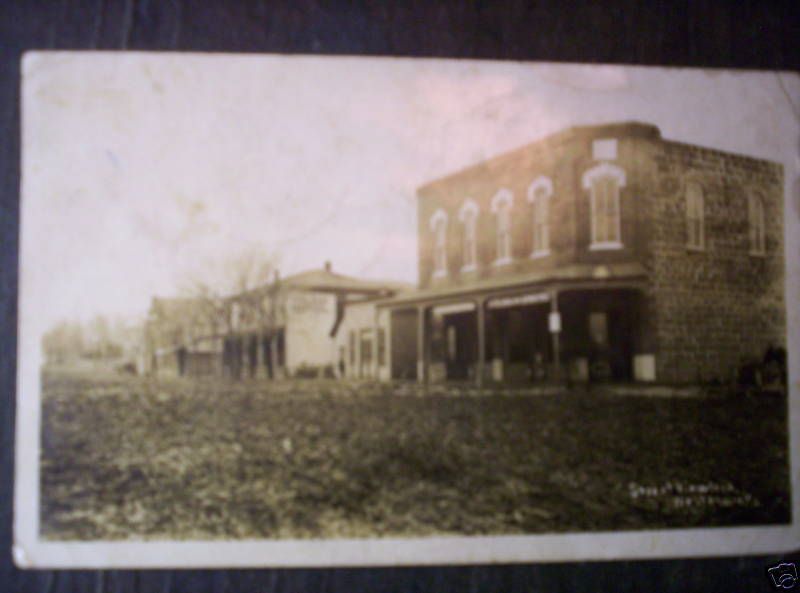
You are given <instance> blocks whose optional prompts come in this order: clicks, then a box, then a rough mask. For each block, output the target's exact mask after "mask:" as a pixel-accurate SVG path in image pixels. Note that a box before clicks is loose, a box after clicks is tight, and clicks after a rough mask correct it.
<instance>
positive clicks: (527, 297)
mask: <svg viewBox="0 0 800 593" xmlns="http://www.w3.org/2000/svg"><path fill="white" fill-rule="evenodd" d="M549 300H550V295H549V294H548V293H546V292H532V293H528V294H520V295H514V296H509V297H501V298H497V299H492V300H490V301H489V308H490V309H506V308H508V307H521V306H523V305H538V304H540V303H546V302H547V301H549Z"/></svg>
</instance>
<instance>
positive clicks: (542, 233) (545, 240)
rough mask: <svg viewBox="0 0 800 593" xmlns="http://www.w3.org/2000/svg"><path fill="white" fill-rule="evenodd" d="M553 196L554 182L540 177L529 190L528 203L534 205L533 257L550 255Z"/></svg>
mask: <svg viewBox="0 0 800 593" xmlns="http://www.w3.org/2000/svg"><path fill="white" fill-rule="evenodd" d="M552 195H553V182H552V181H550V179H549V178H548V177H544V176H540V177H537V178H536V180H534V182H533V183H532V184H531V186H530V187H529V188H528V201H529V202H530V203H531V205H532V213H533V214H532V217H533V218H532V223H533V224H532V231H531V232H532V239H533V249H532V251H531V257H543V256H545V255H547V254H549V253H550V196H552Z"/></svg>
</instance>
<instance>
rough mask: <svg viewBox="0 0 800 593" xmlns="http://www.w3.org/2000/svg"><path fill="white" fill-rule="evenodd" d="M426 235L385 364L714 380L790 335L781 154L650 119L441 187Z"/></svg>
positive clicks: (548, 144)
mask: <svg viewBox="0 0 800 593" xmlns="http://www.w3.org/2000/svg"><path fill="white" fill-rule="evenodd" d="M417 233H418V247H419V290H417V291H415V292H411V293H406V294H403V295H400V296H398V297H395V298H392V299H387V300H383V301H378V302H376V303H375V307H376V310H379V311H382V310H385V311H387V312H388V315H387V320H386V321H385V322H384V324H383V331H385V332H386V333H387V334H388V337H387V344H389V345H390V348H389V354H388V356H389V360H390V366H391V369H390V370H389V371H388V372H387V373H386V374H387V376H391V377H394V378H401V377H407V376H416V377H417V378H418V379H420V380H439V379H456V380H457V379H471V380H477V381H478V382H479V383H480V382H484V381H491V380H495V381H503V382H515V381H525V382H527V381H531V380H547V379H552V378H555V377H559V378H564V377H570V378H572V379H576V380H585V379H587V378H590V377H592V378H598V379H600V378H609V379H612V380H628V379H635V380H640V381H659V382H667V383H684V382H698V381H709V380H714V379H726V378H729V377H730V375H731V373H733V372H734V371H735V369H736V368H737V367H738V366H739V365H740V364H741V362H742V361H743V360H745V359H748V358H757V357H760V356H761V355H762V354H763V352H764V350H765V349H766V348H767V347H768V346H784V345H785V342H786V336H785V331H786V330H785V309H784V298H783V291H784V262H783V170H782V166H781V165H779V164H776V163H772V162H768V161H764V160H760V159H756V158H750V157H746V156H740V155H736V154H730V153H725V152H721V151H719V150H713V149H709V148H702V147H698V146H691V145H687V144H682V143H679V142H675V141H671V140H666V139H664V138H662V137H661V133H660V131H659V129H658V128H656V127H655V126H652V125H646V124H642V123H635V122H631V123H620V124H612V125H602V126H591V127H576V128H571V129H568V130H566V131H564V132H561V133H557V134H555V135H552V136H549V137H547V138H545V139H543V140H541V141H538V142H535V143H533V144H531V145H528V146H525V147H523V148H521V149H518V150H515V151H512V152H509V153H507V154H503V155H500V156H498V157H496V158H492V159H490V160H488V161H485V162H482V163H479V164H477V165H475V166H471V167H469V168H467V169H464V170H463V171H459V172H457V173H454V174H452V175H449V176H447V177H444V178H442V179H438V180H436V181H433V182H431V183H428V184H427V185H425V186H423V187H422V188H420V189H419V192H418V228H417ZM398 333H400V334H401V336H400V337H398V336H397V335H396V334H398ZM415 367H416V368H415Z"/></svg>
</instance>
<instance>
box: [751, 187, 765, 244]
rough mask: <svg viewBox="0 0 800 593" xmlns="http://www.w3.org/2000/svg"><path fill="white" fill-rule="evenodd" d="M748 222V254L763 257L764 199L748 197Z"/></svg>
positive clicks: (757, 196)
mask: <svg viewBox="0 0 800 593" xmlns="http://www.w3.org/2000/svg"><path fill="white" fill-rule="evenodd" d="M748 221H749V227H750V253H751V254H753V255H763V254H764V253H765V251H766V239H765V236H764V223H765V220H764V199H763V198H762V197H761V196H760V195H758V194H751V195H750V196H749V197H748Z"/></svg>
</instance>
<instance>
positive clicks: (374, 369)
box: [371, 307, 380, 381]
mask: <svg viewBox="0 0 800 593" xmlns="http://www.w3.org/2000/svg"><path fill="white" fill-rule="evenodd" d="M378 327H379V324H378V307H375V314H374V315H373V318H372V369H371V370H372V379H373V380H376V381H377V380H378V373H379V372H380V367H379V366H378V346H379V344H378Z"/></svg>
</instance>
